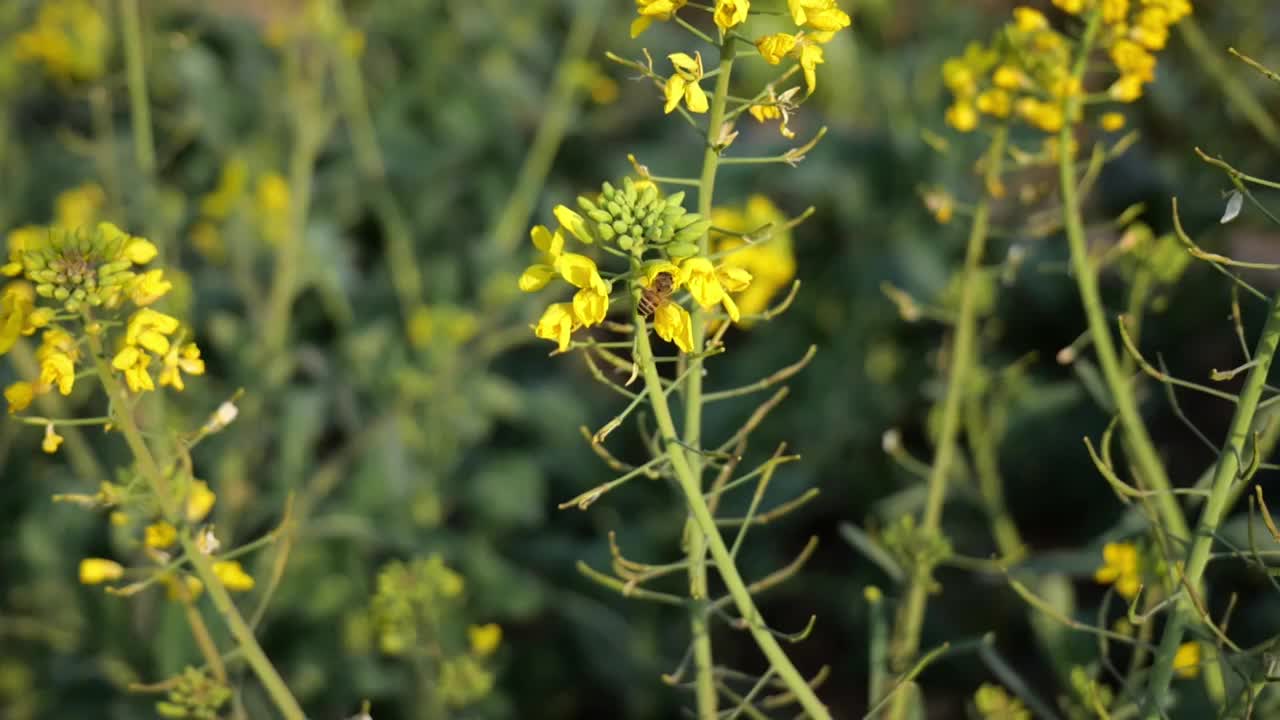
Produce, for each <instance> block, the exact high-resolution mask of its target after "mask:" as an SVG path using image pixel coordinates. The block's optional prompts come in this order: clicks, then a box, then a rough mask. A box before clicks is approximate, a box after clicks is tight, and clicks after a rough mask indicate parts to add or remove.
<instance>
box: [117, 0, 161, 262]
mask: <svg viewBox="0 0 1280 720" xmlns="http://www.w3.org/2000/svg"><path fill="white" fill-rule="evenodd" d="M120 24H121V31H122V32H121V34H122V35H123V36H124V56H125V72H126V74H127V84H128V86H129V117H130V123H131V125H132V127H133V157H134V163H135V164H136V165H137V169H138V174H139V175H140V176H141V179H142V208H141V212H140V214H141V216H142V218H143V223H142V224H143V227H144V228H151V227H154V220H153V219H152V212H153V211H154V204H153V203H152V192H153V189H154V188H153V183H154V182H155V172H156V146H155V139H154V138H153V137H152V134H151V103H150V100H149V98H148V96H147V70H146V68H147V66H146V60H145V56H144V53H143V46H142V20H141V19H140V17H139V14H138V0H120ZM147 235H148V237H149V238H150V240H151V241H152V242H153V243H155V245H156V247H157V248H159V249H160V253H161V257H162V258H163V256H164V251H165V247H164V246H165V243H164V242H163V238H158V237H155V236H154V234H152V233H150V232H148V233H147Z"/></svg>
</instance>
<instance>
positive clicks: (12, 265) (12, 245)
mask: <svg viewBox="0 0 1280 720" xmlns="http://www.w3.org/2000/svg"><path fill="white" fill-rule="evenodd" d="M48 236H49V229H48V228H44V227H40V226H39V225H24V226H22V227H20V228H16V229H14V230H10V231H9V235H8V238H7V239H8V242H9V262H7V263H5V264H4V265H0V274H2V275H6V276H8V277H17V276H19V275H21V274H22V255H23V253H25V252H27V251H31V250H36V249H37V248H39V247H40V246H41V245H43V244H44V241H45V238H47V237H48Z"/></svg>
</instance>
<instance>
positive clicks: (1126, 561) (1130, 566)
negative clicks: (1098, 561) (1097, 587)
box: [1093, 543, 1142, 599]
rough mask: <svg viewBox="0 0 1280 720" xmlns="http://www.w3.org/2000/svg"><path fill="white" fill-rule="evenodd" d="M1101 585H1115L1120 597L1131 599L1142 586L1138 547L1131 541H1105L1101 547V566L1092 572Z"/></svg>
mask: <svg viewBox="0 0 1280 720" xmlns="http://www.w3.org/2000/svg"><path fill="white" fill-rule="evenodd" d="M1093 579H1094V581H1095V582H1098V583H1100V584H1102V585H1112V584H1114V585H1115V587H1116V592H1118V593H1120V596H1121V597H1124V598H1128V599H1132V598H1133V596H1135V595H1137V594H1138V589H1139V588H1140V587H1141V586H1142V571H1141V567H1140V566H1139V557H1138V548H1137V547H1136V546H1134V545H1133V543H1107V544H1106V545H1105V546H1104V547H1103V548H1102V566H1101V567H1099V568H1098V569H1097V570H1096V571H1094V573H1093Z"/></svg>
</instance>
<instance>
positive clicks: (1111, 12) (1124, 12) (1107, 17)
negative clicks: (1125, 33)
mask: <svg viewBox="0 0 1280 720" xmlns="http://www.w3.org/2000/svg"><path fill="white" fill-rule="evenodd" d="M1128 17H1129V0H1102V22H1104V23H1107V24H1108V25H1115V24H1116V23H1122V22H1124V21H1125V20H1126V19H1128Z"/></svg>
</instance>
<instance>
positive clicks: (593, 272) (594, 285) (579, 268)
mask: <svg viewBox="0 0 1280 720" xmlns="http://www.w3.org/2000/svg"><path fill="white" fill-rule="evenodd" d="M555 269H556V272H558V273H560V277H562V278H564V279H565V280H566V281H567V282H568V283H569V284H570V285H572V286H574V287H576V288H589V289H591V290H594V291H595V292H597V293H599V294H601V295H605V296H607V295H608V294H609V286H608V285H607V284H606V283H605V281H604V278H602V277H600V271H599V269H597V268H596V261H595V260H592V259H591V258H589V257H587V256H586V255H579V254H578V253H561V254H560V257H558V258H556V262H555Z"/></svg>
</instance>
